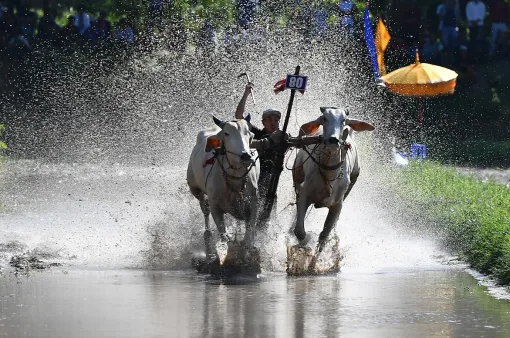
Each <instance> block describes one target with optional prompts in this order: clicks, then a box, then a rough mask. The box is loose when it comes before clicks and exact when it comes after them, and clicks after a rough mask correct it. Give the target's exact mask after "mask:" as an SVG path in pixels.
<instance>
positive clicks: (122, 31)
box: [114, 18, 135, 44]
mask: <svg viewBox="0 0 510 338" xmlns="http://www.w3.org/2000/svg"><path fill="white" fill-rule="evenodd" d="M118 26H119V27H118V28H117V29H115V33H114V34H115V40H116V41H117V42H125V43H128V44H133V43H135V33H134V31H133V27H131V25H130V24H129V22H128V20H127V19H125V18H122V19H120V20H119V23H118Z"/></svg>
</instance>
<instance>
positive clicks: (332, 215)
mask: <svg viewBox="0 0 510 338" xmlns="http://www.w3.org/2000/svg"><path fill="white" fill-rule="evenodd" d="M340 211H342V203H338V204H335V205H333V206H332V207H330V208H329V212H328V216H327V217H326V221H325V222H324V228H323V229H322V231H321V233H320V235H319V242H318V243H317V249H315V256H314V257H313V258H312V260H311V261H310V265H308V271H309V272H312V273H313V272H315V265H316V264H317V260H318V259H319V255H320V254H321V252H322V250H324V245H325V244H326V240H327V239H328V236H329V234H330V233H331V230H333V228H334V227H335V224H336V222H338V218H339V217H340Z"/></svg>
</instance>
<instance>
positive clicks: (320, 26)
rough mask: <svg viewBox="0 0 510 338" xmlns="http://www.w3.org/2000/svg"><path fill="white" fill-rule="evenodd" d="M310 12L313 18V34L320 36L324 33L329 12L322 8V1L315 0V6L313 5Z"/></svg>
mask: <svg viewBox="0 0 510 338" xmlns="http://www.w3.org/2000/svg"><path fill="white" fill-rule="evenodd" d="M312 13H313V14H312V17H313V20H314V25H313V34H314V35H315V36H316V37H319V38H320V37H322V36H324V35H325V34H326V30H327V26H328V17H329V12H328V10H327V9H326V8H324V5H323V4H322V2H317V3H316V6H314V8H313V10H312Z"/></svg>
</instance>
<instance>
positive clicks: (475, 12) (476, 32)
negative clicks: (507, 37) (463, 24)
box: [466, 0, 485, 51]
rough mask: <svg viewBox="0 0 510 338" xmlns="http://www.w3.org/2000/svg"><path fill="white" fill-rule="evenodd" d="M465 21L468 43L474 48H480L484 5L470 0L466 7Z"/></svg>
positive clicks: (478, 0)
mask: <svg viewBox="0 0 510 338" xmlns="http://www.w3.org/2000/svg"><path fill="white" fill-rule="evenodd" d="M466 19H467V22H468V27H469V42H470V43H471V45H472V46H473V47H474V49H473V51H475V50H477V49H478V48H479V47H480V45H479V44H480V41H481V40H482V34H483V21H484V19H485V4H484V3H483V1H480V0H471V1H469V2H468V4H467V5H466Z"/></svg>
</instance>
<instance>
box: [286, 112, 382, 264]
mask: <svg viewBox="0 0 510 338" xmlns="http://www.w3.org/2000/svg"><path fill="white" fill-rule="evenodd" d="M321 112H322V116H320V117H319V118H317V119H316V120H315V121H311V122H308V123H306V124H304V125H302V126H301V131H300V135H303V134H306V135H310V134H314V135H322V136H323V143H322V144H318V145H310V146H307V147H305V148H303V149H301V150H300V151H299V152H298V154H297V155H296V160H295V161H294V166H293V169H292V177H293V180H294V188H295V191H296V199H297V201H296V205H297V220H296V225H295V228H294V234H295V235H296V237H297V239H298V240H299V241H300V242H301V243H302V244H304V243H306V241H307V240H308V236H307V235H306V231H305V224H304V222H305V214H306V211H307V209H308V207H309V206H310V205H311V204H314V205H315V207H316V208H324V207H325V208H328V209H329V212H328V216H327V217H326V221H325V222H324V227H323V230H322V232H321V233H320V235H319V242H318V245H317V250H316V254H317V256H318V255H319V254H320V252H322V250H323V248H324V244H325V241H326V239H327V238H328V236H329V234H330V233H331V230H332V229H333V228H334V226H335V224H336V222H337V221H338V218H339V217H340V211H341V210H342V204H343V201H344V199H345V198H346V197H347V195H348V194H349V192H350V191H351V189H352V187H353V186H354V183H355V182H356V180H357V179H358V175H359V172H360V165H359V158H358V149H357V147H356V143H355V142H354V139H353V137H352V131H353V130H355V131H358V132H361V131H372V130H374V129H375V128H374V127H373V126H372V125H371V124H369V123H367V122H363V121H359V120H355V119H351V118H348V117H347V113H346V112H345V110H343V109H338V108H334V107H331V108H329V107H321ZM321 125H322V131H320V130H319V127H320V126H321Z"/></svg>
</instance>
